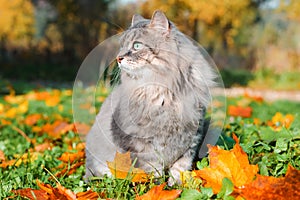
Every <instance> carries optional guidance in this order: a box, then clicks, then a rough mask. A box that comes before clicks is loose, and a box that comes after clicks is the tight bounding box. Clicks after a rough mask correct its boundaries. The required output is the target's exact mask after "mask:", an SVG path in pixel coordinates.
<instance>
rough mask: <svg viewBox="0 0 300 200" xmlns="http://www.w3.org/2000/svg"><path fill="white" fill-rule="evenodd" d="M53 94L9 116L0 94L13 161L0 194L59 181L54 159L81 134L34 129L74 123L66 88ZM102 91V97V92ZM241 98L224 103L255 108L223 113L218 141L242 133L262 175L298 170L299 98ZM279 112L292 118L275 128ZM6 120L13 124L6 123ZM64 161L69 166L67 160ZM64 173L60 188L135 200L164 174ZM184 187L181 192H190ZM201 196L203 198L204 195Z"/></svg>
mask: <svg viewBox="0 0 300 200" xmlns="http://www.w3.org/2000/svg"><path fill="white" fill-rule="evenodd" d="M23 87H25V88H26V87H27V86H23ZM41 90H42V91H48V92H49V93H50V94H54V93H55V92H54V90H53V89H46V88H44V89H41ZM24 91H25V95H26V94H30V92H32V86H28V87H27V88H26V90H24ZM5 92H6V91H3V92H2V93H5ZM7 92H9V90H7ZM56 94H57V95H58V96H59V99H60V101H59V103H58V104H57V105H55V106H47V104H46V103H45V101H41V100H29V105H28V110H26V111H18V112H17V113H16V114H15V116H13V117H11V118H10V117H7V116H6V114H7V111H8V110H9V109H11V108H18V107H20V103H19V102H18V103H8V102H7V100H5V99H4V95H2V96H1V97H0V123H1V124H0V150H1V151H3V152H4V154H5V158H6V160H15V162H14V163H13V164H12V165H11V166H8V167H6V168H4V167H2V168H1V167H0V199H3V198H7V197H10V196H13V197H14V198H16V199H22V198H21V197H17V196H15V195H14V194H13V193H12V190H14V189H20V188H37V184H36V180H40V181H41V182H44V183H47V184H50V185H53V186H55V185H56V183H57V182H56V180H55V179H54V178H53V176H55V174H56V173H58V172H60V171H61V170H62V169H61V168H59V165H61V163H62V161H61V160H59V159H58V158H59V157H60V156H61V155H62V154H63V153H65V152H74V149H72V148H71V147H76V145H77V144H79V143H81V139H80V136H79V135H78V134H77V133H75V132H74V131H73V130H68V131H67V132H66V133H65V134H63V135H62V136H61V137H59V138H56V139H54V138H53V137H51V136H49V135H48V134H45V133H43V132H36V131H34V127H43V126H44V125H45V124H47V123H53V122H55V121H57V120H64V121H66V122H68V123H72V105H71V104H72V96H71V95H70V93H69V90H68V89H61V90H59V91H58V93H56ZM100 95H103V96H106V94H101V92H100ZM245 99H246V97H239V98H229V99H228V102H227V103H228V105H237V104H241V103H242V104H246V105H245V106H250V107H251V108H252V109H253V113H252V116H251V117H250V118H241V117H230V116H229V117H227V119H226V123H225V124H226V125H225V127H224V129H223V134H222V136H221V137H220V139H219V141H218V145H219V146H220V147H221V148H224V149H230V148H231V147H232V146H233V144H234V141H233V139H232V137H231V136H232V134H233V133H235V134H236V135H237V136H238V137H239V138H240V142H241V146H242V147H243V149H244V151H245V152H246V153H247V154H248V157H249V159H250V162H251V163H252V164H258V166H259V169H260V174H263V175H272V176H275V177H278V176H282V175H284V174H285V172H286V169H287V166H288V164H291V165H293V166H294V167H296V168H297V169H300V148H299V147H300V103H297V102H288V101H276V102H273V103H268V102H258V101H255V100H251V99H246V100H245ZM98 100H99V101H98V102H97V105H100V104H101V102H100V101H102V100H103V98H102V99H101V98H100V99H98ZM245 102H246V103H245ZM277 112H280V113H282V115H283V116H285V115H287V114H291V115H292V116H293V117H294V121H293V123H292V124H291V126H290V127H288V128H285V127H281V126H279V127H278V128H276V127H271V126H270V125H268V122H269V121H270V120H272V118H273V117H274V116H275V115H276V113H277ZM34 113H41V114H42V116H43V117H42V118H41V119H39V120H38V121H37V123H36V125H34V126H29V125H26V124H25V123H24V121H25V119H26V118H27V116H28V115H30V114H34ZM3 120H4V121H3ZM258 121H259V122H258ZM4 122H6V123H7V122H9V123H11V124H9V125H5V123H4ZM14 127H17V128H18V129H20V130H22V131H23V132H24V133H25V134H26V135H27V136H28V137H29V138H30V140H32V141H35V144H33V143H32V142H29V141H28V140H27V139H26V138H25V137H24V136H22V135H21V134H20V133H19V132H18V131H16V129H15V128H14ZM47 141H50V143H52V149H51V150H45V151H43V152H39V153H35V151H31V150H30V149H32V148H34V146H35V145H36V144H43V143H45V142H47ZM21 156H23V158H24V159H23V160H21V159H20V157H21ZM0 163H1V162H0ZM205 165H207V159H206V158H204V159H203V160H202V161H201V162H199V163H198V166H199V167H203V166H205ZM67 166H68V167H69V170H70V167H71V163H69V165H67ZM67 172H68V170H67V171H66V173H65V174H64V175H63V176H60V177H56V176H55V177H56V179H57V181H59V182H60V183H61V184H62V185H63V186H64V187H66V188H69V189H72V191H74V192H81V191H86V190H87V189H90V188H91V189H93V190H94V191H99V192H103V193H105V197H106V198H116V199H134V198H135V196H136V195H137V194H139V195H142V194H144V193H145V192H147V191H148V190H149V189H150V188H151V187H153V186H154V185H155V184H156V183H157V182H158V181H159V182H164V181H166V178H167V177H162V179H161V180H152V181H150V183H143V184H135V183H132V182H131V181H130V180H126V179H125V180H119V179H113V178H109V177H103V178H98V179H95V181H91V182H89V183H86V182H84V180H83V175H84V172H85V168H84V165H82V166H80V167H78V168H77V170H76V172H75V173H73V174H71V175H68V174H67ZM174 188H181V186H174ZM191 188H193V185H192V186H191ZM191 188H190V189H191ZM184 190H185V193H188V192H189V191H186V189H184ZM203 191H205V190H203ZM194 192H195V191H194ZM206 192H207V193H210V192H209V191H206ZM202 195H203V198H204V197H205V194H202ZM207 198H208V197H207ZM211 198H217V196H211Z"/></svg>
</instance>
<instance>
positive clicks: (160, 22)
mask: <svg viewBox="0 0 300 200" xmlns="http://www.w3.org/2000/svg"><path fill="white" fill-rule="evenodd" d="M150 27H153V28H159V29H164V30H169V28H170V24H169V20H168V18H167V17H166V15H165V14H164V13H163V12H162V11H160V10H156V11H155V12H154V13H153V15H152V18H151V22H150Z"/></svg>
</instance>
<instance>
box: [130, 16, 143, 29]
mask: <svg viewBox="0 0 300 200" xmlns="http://www.w3.org/2000/svg"><path fill="white" fill-rule="evenodd" d="M143 20H145V18H144V17H142V16H141V15H139V14H135V15H133V17H132V20H131V26H134V25H136V24H137V23H138V22H140V21H143Z"/></svg>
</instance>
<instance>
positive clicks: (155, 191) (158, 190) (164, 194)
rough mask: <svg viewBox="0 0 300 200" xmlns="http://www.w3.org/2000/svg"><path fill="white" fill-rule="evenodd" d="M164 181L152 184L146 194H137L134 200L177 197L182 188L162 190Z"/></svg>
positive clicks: (161, 199)
mask: <svg viewBox="0 0 300 200" xmlns="http://www.w3.org/2000/svg"><path fill="white" fill-rule="evenodd" d="M165 186H166V183H163V184H161V185H158V186H154V187H153V188H151V190H149V191H148V192H147V193H146V194H144V195H142V196H137V197H136V200H173V199H177V198H178V197H179V195H180V194H181V192H182V190H163V189H164V187H165Z"/></svg>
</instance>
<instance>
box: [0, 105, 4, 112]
mask: <svg viewBox="0 0 300 200" xmlns="http://www.w3.org/2000/svg"><path fill="white" fill-rule="evenodd" d="M2 113H4V105H3V104H2V103H0V114H2Z"/></svg>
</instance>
